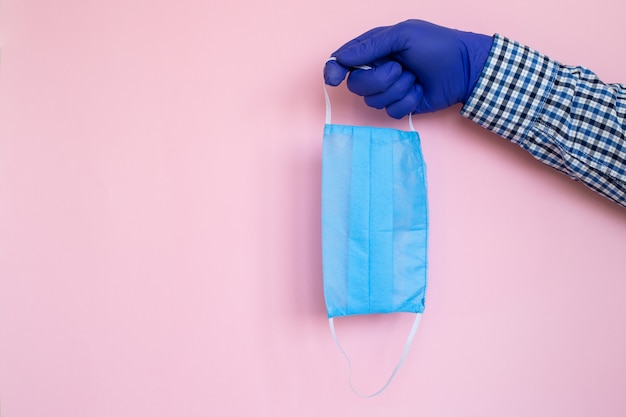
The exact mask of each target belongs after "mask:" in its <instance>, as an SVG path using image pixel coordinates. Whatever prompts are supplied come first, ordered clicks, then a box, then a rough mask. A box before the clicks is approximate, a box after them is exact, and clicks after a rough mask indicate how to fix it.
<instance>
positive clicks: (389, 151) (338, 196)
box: [322, 89, 428, 397]
mask: <svg viewBox="0 0 626 417" xmlns="http://www.w3.org/2000/svg"><path fill="white" fill-rule="evenodd" d="M324 92H325V96H326V105H327V112H326V124H325V126H324V138H323V146H322V259H323V279H324V297H325V301H326V310H327V314H328V318H329V323H330V327H331V332H332V335H333V338H334V339H335V341H336V343H337V345H338V347H339V349H340V350H341V352H342V354H343V355H344V356H345V357H346V360H347V361H348V366H349V367H351V365H350V360H349V358H348V357H347V355H346V354H345V352H344V351H343V349H342V348H341V345H340V344H339V342H338V340H337V337H336V333H335V329H334V322H333V319H334V318H336V317H343V316H351V315H359V314H382V313H400V312H404V313H415V314H416V319H415V322H414V325H413V327H412V329H411V332H410V334H409V337H408V339H407V342H406V345H405V351H404V353H403V355H402V358H401V360H400V362H399V363H398V366H397V367H396V369H395V370H394V372H393V373H392V376H391V377H390V379H389V380H388V381H387V383H386V384H385V386H384V387H383V388H381V389H380V390H379V391H377V392H375V393H374V394H371V395H362V394H360V393H359V392H357V391H356V390H354V388H353V387H352V381H351V377H350V385H351V387H352V389H353V390H354V391H355V392H356V393H357V394H358V395H360V396H363V397H371V396H375V395H378V394H379V393H381V392H382V391H384V389H386V388H387V386H388V385H389V383H390V382H391V379H393V376H394V375H395V373H396V372H397V370H398V369H399V367H400V366H401V364H402V362H403V361H404V359H405V358H406V354H407V353H408V348H409V345H410V343H411V341H412V339H413V336H414V335H415V332H416V331H417V327H418V326H419V322H420V319H421V315H422V313H423V311H424V305H425V297H426V284H427V264H428V262H427V252H428V204H427V190H426V168H425V164H424V159H423V156H422V152H421V145H420V137H419V135H418V133H417V132H416V131H415V130H414V128H413V124H412V120H411V119H410V118H409V124H410V128H411V130H410V131H402V130H397V129H390V128H379V127H368V126H351V125H337V124H332V123H331V121H330V118H331V110H330V100H329V97H328V93H327V91H326V89H325V90H324Z"/></svg>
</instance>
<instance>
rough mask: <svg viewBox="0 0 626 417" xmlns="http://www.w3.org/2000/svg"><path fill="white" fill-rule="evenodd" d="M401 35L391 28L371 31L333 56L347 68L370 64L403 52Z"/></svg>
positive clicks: (403, 46)
mask: <svg viewBox="0 0 626 417" xmlns="http://www.w3.org/2000/svg"><path fill="white" fill-rule="evenodd" d="M401 33H403V32H401V31H398V30H394V27H393V26H390V27H382V28H377V30H376V29H374V30H371V31H369V32H366V33H364V34H363V35H361V36H359V37H358V38H356V39H354V40H353V41H351V42H348V43H347V44H346V45H344V46H343V47H342V48H340V49H339V50H338V51H337V52H336V53H335V55H334V56H336V57H337V61H339V62H340V63H341V64H342V65H345V66H347V67H355V66H359V65H366V64H370V63H372V62H374V61H376V60H379V59H382V58H385V57H389V56H390V55H393V54H395V53H398V52H401V51H403V50H404V49H405V45H404V42H401V39H400V36H399V35H400V34H401Z"/></svg>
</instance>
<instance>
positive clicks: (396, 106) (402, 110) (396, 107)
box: [387, 84, 424, 119]
mask: <svg viewBox="0 0 626 417" xmlns="http://www.w3.org/2000/svg"><path fill="white" fill-rule="evenodd" d="M423 97H424V94H423V90H422V86H420V85H419V84H415V85H414V86H413V87H412V88H411V89H410V90H409V92H408V93H407V94H406V95H405V96H404V97H402V98H401V99H400V100H398V101H396V102H395V103H391V104H390V105H389V106H387V114H388V115H389V116H391V117H393V118H394V119H402V118H403V117H404V116H406V115H407V114H409V113H413V112H415V111H416V109H418V106H419V105H420V103H421V102H422V100H423Z"/></svg>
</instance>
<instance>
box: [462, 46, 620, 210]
mask: <svg viewBox="0 0 626 417" xmlns="http://www.w3.org/2000/svg"><path fill="white" fill-rule="evenodd" d="M461 114H462V115H463V116H465V117H467V118H469V119H471V120H473V121H474V122H476V123H478V124H479V125H481V126H483V127H485V128H487V129H489V130H491V131H493V132H494V133H496V134H498V135H500V136H502V137H504V138H505V139H508V140H510V141H511V142H513V143H516V144H518V145H519V146H521V147H522V148H524V149H526V150H527V151H528V152H530V153H531V154H532V155H533V156H534V157H535V158H537V159H539V160H540V161H542V162H544V163H546V164H547V165H550V166H552V167H554V168H556V169H558V170H559V171H561V172H563V173H565V174H566V175H568V176H569V177H571V178H573V179H575V180H579V181H581V182H583V183H585V184H586V185H587V186H589V187H590V188H592V189H594V190H596V191H597V192H599V193H601V194H602V195H604V196H606V197H608V198H610V199H611V200H613V201H615V202H617V203H618V204H620V205H622V206H624V207H626V87H625V86H624V85H621V84H605V83H603V82H602V81H600V80H599V79H598V77H597V76H596V75H595V74H594V73H593V72H591V71H589V70H588V69H586V68H582V67H571V66H566V65H561V64H559V63H558V62H556V61H554V60H552V59H550V58H548V57H546V56H544V55H542V54H540V53H538V52H536V51H534V50H532V49H531V48H529V47H527V46H524V45H521V44H519V43H517V42H515V41H512V40H510V39H507V38H505V37H503V36H500V35H495V36H494V43H493V47H492V48H491V52H490V55H489V58H488V59H487V62H486V64H485V67H484V69H483V73H482V75H481V77H480V79H479V80H478V82H477V84H476V87H475V88H474V90H473V91H472V95H471V96H470V98H469V99H468V101H467V103H466V104H465V106H463V108H462V110H461Z"/></svg>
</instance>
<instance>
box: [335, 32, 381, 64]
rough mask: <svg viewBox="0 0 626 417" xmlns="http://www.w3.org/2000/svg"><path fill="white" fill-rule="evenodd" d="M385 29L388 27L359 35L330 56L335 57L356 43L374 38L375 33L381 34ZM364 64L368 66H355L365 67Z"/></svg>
mask: <svg viewBox="0 0 626 417" xmlns="http://www.w3.org/2000/svg"><path fill="white" fill-rule="evenodd" d="M387 28H389V26H381V27H377V28H374V29H370V30H368V31H367V32H365V33H363V34H362V35H359V36H357V37H356V38H354V39H352V40H351V41H348V42H346V43H345V44H343V45H342V46H341V48H339V49H337V50H336V51H335V52H334V53H333V54H332V55H331V56H334V57H336V56H337V54H341V53H342V52H343V51H344V50H346V49H349V48H351V47H353V46H354V45H357V44H358V43H360V42H363V41H365V40H367V39H369V38H371V37H372V36H375V35H376V34H377V33H379V32H382V31H384V30H386V29H387ZM365 64H369V62H364V63H362V64H357V65H365Z"/></svg>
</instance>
